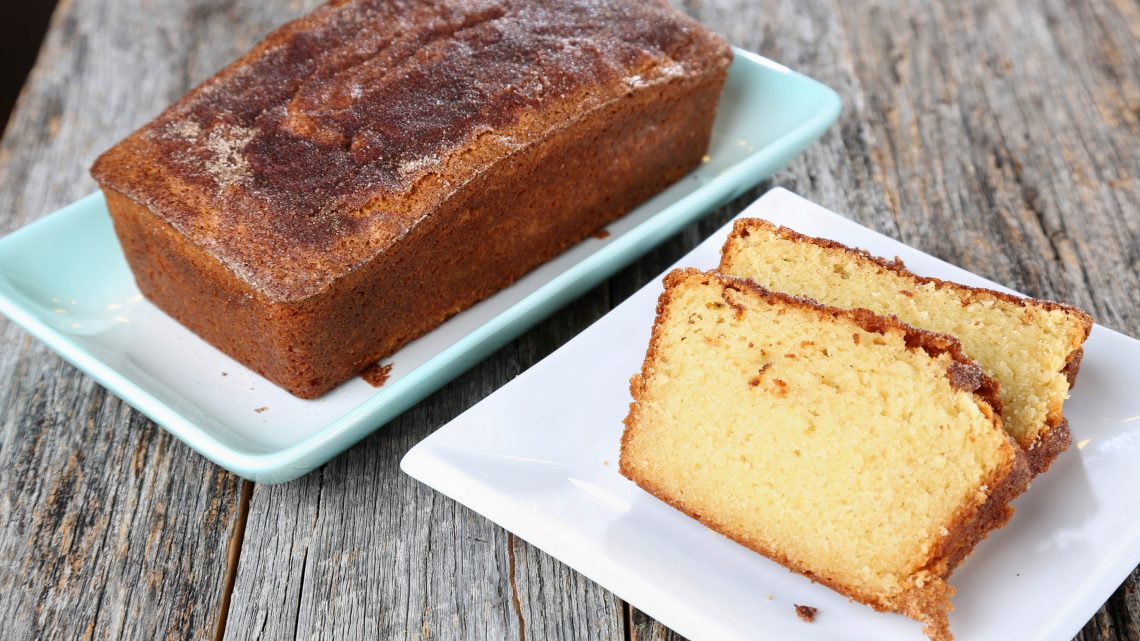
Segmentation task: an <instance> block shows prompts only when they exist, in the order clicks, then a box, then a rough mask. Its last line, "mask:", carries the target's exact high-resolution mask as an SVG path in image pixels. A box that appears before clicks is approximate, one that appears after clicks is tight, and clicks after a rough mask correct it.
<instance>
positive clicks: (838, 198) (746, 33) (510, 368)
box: [0, 0, 1140, 641]
mask: <svg viewBox="0 0 1140 641" xmlns="http://www.w3.org/2000/svg"><path fill="white" fill-rule="evenodd" d="M314 4H315V2H314V1H313V0H303V1H292V2H288V1H286V0H272V1H259V0H235V1H233V2H230V1H223V0H70V1H66V0H65V1H64V2H63V3H61V5H60V7H59V8H58V10H57V13H56V16H55V18H54V20H53V25H52V28H51V31H50V33H49V38H48V40H47V41H46V43H45V46H44V49H43V51H42V52H41V55H40V58H39V62H38V63H37V66H36V69H35V71H34V72H33V75H32V77H31V78H30V80H29V82H28V84H27V86H26V87H25V90H24V93H23V95H22V97H21V101H20V103H19V105H18V107H17V111H16V113H15V114H14V115H13V118H12V121H11V123H10V125H9V127H8V130H7V132H6V134H5V137H4V139H3V141H2V142H0V194H3V195H4V196H5V202H6V203H8V207H7V208H5V210H4V212H3V213H0V231H7V230H11V229H15V228H16V227H19V226H21V225H23V224H26V223H27V222H29V221H31V220H33V219H35V218H36V217H39V216H41V215H44V214H45V213H47V212H49V211H51V210H53V209H55V208H56V207H58V206H60V205H62V204H65V203H67V202H69V201H70V200H73V199H75V198H77V197H79V196H81V195H83V194H85V193H87V192H89V191H90V190H92V189H93V188H94V185H93V184H92V183H91V182H90V181H89V179H88V178H87V177H86V167H87V166H88V165H89V163H90V161H91V160H92V159H93V158H94V156H95V154H96V153H98V152H99V151H101V150H102V149H103V148H105V147H106V146H108V145H110V144H111V143H113V142H114V141H115V140H117V139H118V138H119V137H121V136H122V135H124V134H126V133H127V132H129V131H130V130H131V129H133V128H134V127H136V126H137V125H139V124H141V123H142V122H144V121H145V120H146V119H148V118H149V117H150V116H152V115H154V114H156V113H157V112H158V111H159V110H160V109H161V108H162V107H163V106H165V105H166V104H167V103H169V102H170V101H172V100H173V99H175V98H177V97H178V96H179V95H181V94H182V93H183V92H184V91H185V90H186V89H188V88H189V87H190V86H191V85H192V84H193V83H195V82H197V81H198V80H200V79H202V78H204V77H206V76H208V75H209V74H210V73H212V72H213V71H214V70H215V69H217V68H218V67H220V66H221V65H222V64H224V63H226V62H228V61H229V60H230V59H231V58H232V57H234V56H236V55H237V54H238V53H240V52H241V51H243V50H245V49H246V48H248V47H249V46H250V45H252V44H253V43H254V42H255V41H256V40H257V39H258V38H259V37H260V36H261V35H263V34H264V33H265V32H266V31H268V30H269V29H270V28H271V27H273V26H275V25H276V24H278V23H280V22H282V21H284V20H286V19H288V18H290V17H292V16H295V15H298V14H300V13H302V12H303V11H305V10H306V9H308V8H310V7H311V6H313V5H314ZM678 5H679V6H681V7H682V8H683V9H685V10H686V11H688V12H689V13H691V14H693V15H695V16H697V17H698V18H699V19H701V20H702V21H703V22H705V23H706V24H709V25H710V26H712V27H713V28H714V29H717V30H718V31H720V32H721V33H724V34H725V35H726V37H728V38H729V40H730V41H732V42H733V44H736V45H739V46H742V47H744V48H746V49H751V50H754V51H759V52H761V53H762V54H764V55H766V56H768V57H771V58H773V59H775V60H778V61H780V62H783V63H785V64H787V65H788V66H790V67H792V68H795V69H797V70H800V71H803V72H805V73H807V74H809V75H811V76H813V77H816V78H818V79H820V80H822V81H823V82H825V83H827V84H828V85H830V86H832V87H833V88H835V89H836V90H837V91H838V92H839V93H840V94H841V95H842V96H843V99H844V104H845V111H844V114H843V116H842V117H841V119H840V122H839V123H838V124H837V125H836V126H835V127H834V128H833V129H832V130H831V131H830V132H828V134H826V135H825V136H824V138H823V139H822V140H821V141H820V142H819V143H818V144H816V145H814V146H813V147H811V148H810V149H809V150H808V151H807V152H806V153H805V154H803V155H802V156H800V157H799V158H797V159H796V160H794V161H793V162H792V163H791V164H790V165H789V166H788V167H787V168H786V169H784V170H783V171H781V172H780V173H779V174H777V176H775V177H774V178H773V179H772V180H770V181H767V182H766V183H765V184H764V185H762V186H761V187H760V188H758V189H756V190H753V191H752V192H751V193H750V194H746V195H745V196H743V197H741V198H740V199H738V200H737V201H735V202H733V203H731V204H729V205H728V206H726V207H724V208H722V209H720V210H718V211H716V212H714V213H712V214H711V215H710V216H709V217H708V218H707V219H705V220H703V221H701V222H700V223H698V224H694V225H692V226H690V227H689V228H687V229H685V230H684V231H683V232H682V233H680V234H678V235H677V236H676V237H675V238H673V239H670V240H669V241H667V242H666V243H664V244H663V245H661V246H660V247H658V248H656V249H654V250H653V251H651V252H650V253H649V254H647V256H646V257H645V258H643V259H642V260H640V261H638V262H636V263H635V264H633V265H632V266H630V267H629V268H627V269H625V270H623V271H622V272H621V273H619V274H618V275H617V276H615V277H614V278H612V279H610V281H608V282H607V283H605V284H603V285H602V286H600V287H597V288H595V289H594V290H593V291H591V292H589V293H588V294H586V295H585V296H583V297H582V298H581V299H579V300H578V301H576V302H575V303H573V304H571V305H569V306H568V307H567V308H566V309H564V310H562V311H560V312H558V313H556V314H555V315H554V316H553V317H552V318H551V319H550V320H548V321H546V322H545V323H542V324H540V325H539V326H537V327H536V328H535V329H534V330H532V331H531V332H528V333H527V334H525V335H524V336H522V337H520V338H519V339H518V340H516V341H514V342H512V343H511V344H509V345H508V346H507V347H505V348H503V349H502V350H500V351H499V352H498V353H496V354H495V355H493V356H492V357H491V358H489V359H487V360H486V361H485V362H483V363H481V364H479V365H478V366H476V367H475V368H474V369H473V370H471V371H470V372H468V373H466V374H464V375H462V376H460V377H459V378H457V379H456V381H454V382H453V383H451V384H450V385H448V386H446V387H445V388H443V389H442V390H440V391H439V392H437V393H436V394H435V395H433V396H432V397H430V398H428V399H426V400H425V401H423V402H422V403H420V404H419V405H418V406H416V407H415V408H413V409H412V410H410V411H409V412H407V413H405V414H404V415H403V416H401V417H400V418H399V419H397V420H396V421H394V422H393V423H392V424H391V425H389V426H387V427H386V428H384V429H383V430H381V431H380V432H378V433H377V434H375V435H374V436H372V437H371V438H369V439H367V440H366V441H364V442H363V443H361V444H360V445H359V446H357V447H355V448H353V449H352V450H350V451H349V452H347V453H346V454H345V455H343V456H341V457H340V458H338V459H336V460H334V461H332V462H331V463H329V464H328V465H326V466H324V467H323V468H321V469H320V470H318V471H317V472H315V473H313V474H311V475H309V476H307V477H305V478H303V479H301V480H299V481H296V482H293V483H290V484H286V485H276V486H265V485H256V486H251V485H244V484H243V483H242V482H241V481H239V480H238V479H236V478H234V477H232V476H231V475H229V474H226V473H224V472H222V471H220V470H218V469H217V468H215V467H213V466H211V465H210V464H208V463H206V462H204V461H203V460H202V459H201V458H200V457H198V456H197V455H195V454H194V453H193V452H191V451H189V450H188V449H187V448H185V447H184V446H182V445H180V444H178V443H177V442H175V441H173V440H172V439H171V438H170V437H168V436H166V434H165V432H163V431H161V430H159V429H157V428H156V427H155V426H154V425H153V424H151V423H150V422H149V421H147V420H146V419H145V418H143V417H141V416H139V415H138V414H136V413H134V412H133V411H132V410H130V409H129V408H127V407H126V406H125V405H124V404H122V403H121V402H120V401H118V400H117V399H115V398H114V397H113V396H110V395H108V394H107V393H106V392H105V391H103V390H102V389H101V388H100V387H99V386H97V385H95V384H94V383H92V382H91V381H90V380H88V379H86V378H85V377H83V376H82V375H80V374H78V372H76V371H75V370H74V369H72V368H71V367H70V366H68V365H66V364H65V363H63V362H62V361H60V360H59V359H58V358H56V357H55V356H53V355H52V354H51V353H50V352H49V351H47V350H46V349H45V348H43V347H42V346H40V345H39V344H38V343H37V342H35V341H33V340H32V339H30V338H29V337H27V336H26V335H25V334H23V333H22V332H20V331H19V330H17V329H16V328H14V327H13V326H11V325H10V324H7V323H4V322H2V321H0V341H2V342H0V435H2V438H3V441H2V445H0V448H2V449H0V497H2V498H0V561H2V563H0V617H3V618H0V620H3V621H4V622H5V624H4V626H3V628H4V634H3V637H4V638H5V639H40V638H66V639H75V638H121V639H154V638H159V637H164V638H195V639H202V638H213V637H214V636H215V635H216V636H217V637H219V638H225V639H235V640H238V639H295V638H304V639H360V638H408V639H496V640H498V639H509V640H513V639H624V638H629V639H679V638H680V637H678V636H677V635H675V634H674V633H672V632H671V631H669V630H668V629H666V628H664V627H663V626H661V625H660V624H659V623H657V622H655V621H653V620H652V619H651V618H650V617H648V616H646V615H645V614H643V613H641V612H638V611H637V610H636V609H635V608H631V607H628V606H626V605H625V604H623V603H622V602H621V601H620V600H619V599H617V598H616V597H615V596H613V595H611V594H609V593H608V592H606V591H605V590H604V589H602V588H600V587H598V586H597V585H595V584H593V583H591V582H590V581H588V580H586V579H584V578H583V577H581V576H580V575H577V574H576V573H574V572H573V571H571V570H569V569H567V568H566V567H565V566H563V565H561V564H560V563H558V562H557V561H555V560H553V559H551V558H550V557H548V556H546V555H545V554H543V553H542V552H540V551H538V550H536V549H535V548H534V547H533V546H530V545H529V544H527V543H526V542H524V541H522V540H519V539H517V538H516V537H514V536H512V535H510V534H508V533H506V532H504V531H503V530H501V529H500V528H498V527H496V526H494V525H493V524H491V523H490V522H488V521H487V520H486V519H483V518H482V517H480V516H478V515H476V514H474V513H473V512H471V511H470V510H467V509H466V508H463V507H462V506H459V505H457V504H456V503H454V502H453V501H451V500H449V499H447V498H445V497H443V496H441V495H438V494H436V493H434V492H432V491H431V490H428V489H427V488H425V487H423V486H420V485H419V484H417V483H415V482H413V481H412V480H411V479H409V478H407V477H405V476H403V475H402V474H400V472H399V471H398V462H399V460H400V458H401V457H402V455H403V454H404V453H405V452H406V451H407V450H408V449H409V448H410V447H411V446H412V445H413V444H415V443H416V442H418V441H419V440H420V439H422V438H423V437H424V436H426V435H427V434H429V433H430V432H431V431H432V430H434V429H435V428H437V427H439V426H440V425H442V424H444V423H445V422H447V421H448V420H450V419H451V418H453V417H454V416H456V415H458V414H459V413H460V412H462V411H463V410H464V409H466V408H467V407H470V406H471V405H473V404H474V403H476V402H478V401H479V400H480V399H482V398H483V397H485V396H486V395H487V394H489V393H490V392H491V391H493V390H494V389H496V388H498V387H499V386H501V385H502V384H503V383H505V382H507V381H509V380H510V379H512V378H513V377H514V376H516V375H518V374H519V373H521V372H522V371H524V370H525V369H527V368H528V367H530V366H531V365H533V364H534V363H536V362H537V361H539V360H541V359H542V358H543V357H544V356H545V355H546V354H548V353H549V352H550V351H552V350H553V349H554V348H556V347H557V346H558V345H560V344H562V343H563V342H565V341H566V340H567V339H569V338H570V337H572V336H573V335H575V334H577V333H578V332H579V331H581V330H582V329H584V328H585V327H587V326H588V325H589V324H590V323H591V322H593V321H594V320H596V319H597V318H599V317H601V316H602V315H603V314H605V313H606V312H607V311H608V310H609V309H611V308H612V307H613V306H614V305H616V304H617V303H618V302H620V301H621V300H623V299H624V298H625V297H627V296H628V295H629V294H631V293H632V292H633V291H635V290H636V289H637V288H639V287H640V286H641V285H643V284H644V283H646V282H648V281H649V280H652V279H655V278H657V276H658V274H659V273H660V272H661V271H662V270H663V269H665V268H666V267H668V265H669V264H671V263H672V262H673V261H674V260H676V258H677V257H679V256H680V255H682V254H683V253H684V252H686V251H688V250H689V249H690V248H692V247H693V246H695V245H696V244H697V243H698V242H699V241H700V240H702V239H703V238H705V237H707V235H708V234H710V233H711V232H712V231H713V230H714V229H716V228H717V227H719V226H720V225H721V224H722V223H723V222H724V221H725V220H727V219H728V218H729V217H731V216H732V215H734V214H735V213H737V212H739V211H740V209H741V208H743V207H744V206H745V205H746V204H747V203H748V202H750V201H751V200H752V199H753V198H755V197H756V196H757V195H758V194H759V193H762V192H763V191H764V190H766V189H767V188H769V187H770V186H772V185H777V184H778V185H782V186H785V187H788V188H789V189H792V190H793V191H796V192H799V193H801V194H803V195H804V196H806V197H808V198H810V199H813V200H815V201H817V202H820V203H821V204H823V205H825V206H827V207H829V208H832V209H834V210H836V211H839V212H842V213H845V214H846V215H848V216H850V217H851V218H853V219H855V220H857V221H859V222H861V223H863V224H865V225H868V226H869V227H871V228H873V229H877V230H879V231H882V232H884V233H886V234H888V235H890V236H892V237H895V238H898V239H900V240H902V241H904V242H907V243H909V244H911V245H914V246H916V247H918V248H920V249H922V250H924V251H927V252H930V253H932V254H934V255H937V256H939V257H941V258H943V259H946V260H948V261H950V262H953V263H956V264H959V265H962V266H963V267H965V268H967V269H970V270H972V271H976V272H978V273H980V274H982V275H984V276H987V277H990V278H993V279H994V280H997V281H999V282H1003V283H1005V284H1007V285H1010V286H1012V287H1015V288H1018V289H1021V290H1024V291H1026V292H1028V293H1031V294H1035V295H1039V296H1046V297H1051V298H1056V299H1059V300H1062V301H1066V302H1072V303H1076V304H1078V305H1081V306H1084V307H1086V308H1088V309H1090V310H1091V311H1092V312H1093V313H1094V314H1095V315H1096V316H1097V319H1098V321H1100V322H1102V323H1104V324H1106V325H1108V326H1110V327H1113V328H1115V329H1118V330H1121V331H1123V332H1125V333H1129V334H1132V335H1140V154H1138V153H1137V151H1136V150H1137V149H1140V74H1137V73H1136V69H1140V7H1138V5H1136V4H1135V3H1134V2H1130V1H1129V0H1098V1H1094V2H1072V3H1065V2H1060V1H1056V0H1042V1H1040V2H1033V3H1022V2H1018V1H1017V0H995V1H984V0H970V1H964V2H944V3H927V2H922V1H920V0H890V1H887V0H875V1H872V2H861V3H842V2H839V1H838V0H802V1H797V0H688V1H685V2H681V1H680V0H678ZM231 544H232V545H231ZM227 599H228V600H227ZM1077 639H1079V640H1081V641H1110V640H1111V641H1123V640H1137V639H1140V572H1134V573H1133V574H1132V576H1131V577H1130V578H1129V579H1128V581H1126V582H1125V584H1124V585H1123V586H1122V587H1121V588H1120V590H1118V591H1117V593H1116V594H1115V595H1114V596H1113V597H1112V598H1111V599H1110V600H1109V602H1108V603H1107V604H1106V605H1105V607H1104V608H1102V609H1101V610H1100V611H1099V612H1098V613H1097V614H1096V616H1095V617H1094V618H1093V619H1092V620H1091V621H1090V622H1089V624H1088V625H1087V626H1086V627H1085V628H1084V630H1082V631H1081V633H1080V634H1079V635H1078V637H1077Z"/></svg>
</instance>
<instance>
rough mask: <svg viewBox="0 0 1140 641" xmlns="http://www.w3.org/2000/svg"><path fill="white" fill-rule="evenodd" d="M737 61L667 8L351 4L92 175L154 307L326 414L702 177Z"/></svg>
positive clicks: (474, 1) (202, 92)
mask: <svg viewBox="0 0 1140 641" xmlns="http://www.w3.org/2000/svg"><path fill="white" fill-rule="evenodd" d="M731 57H732V54H731V50H730V49H729V47H728V46H727V44H726V43H725V42H724V41H723V40H722V39H721V38H719V37H718V36H716V35H714V34H713V33H711V32H709V31H708V30H706V29H704V28H703V27H701V26H700V25H699V24H698V23H696V22H695V21H693V20H691V19H689V18H688V17H686V16H684V15H683V14H681V13H679V12H678V11H676V10H674V9H672V8H670V7H669V6H668V4H667V3H666V2H665V0H649V1H646V0H444V1H429V0H405V1H399V0H338V1H334V2H329V3H328V4H325V5H322V6H321V7H319V8H317V9H316V10H315V11H313V12H312V13H310V14H308V15H307V16H305V17H302V18H300V19H298V20H296V21H294V22H291V23H289V24H286V25H285V26H283V27H281V28H280V29H278V30H276V31H274V32H273V33H271V34H270V35H269V36H268V37H267V38H266V39H265V40H264V41H262V42H261V43H260V44H258V45H257V46H255V47H254V48H253V50H252V51H250V52H249V53H248V54H246V55H245V56H243V57H242V58H240V59H239V60H237V61H236V62H234V63H233V64H232V65H230V66H228V67H226V68H225V69H223V70H222V71H220V72H219V73H218V74H217V75H215V76H214V77H212V78H210V79H208V80H206V81H205V82H204V83H203V84H201V85H200V86H198V87H197V88H195V89H194V90H192V91H191V92H190V93H189V94H188V95H186V96H185V97H184V98H182V99H181V100H179V101H178V102H177V103H176V104H174V105H173V106H172V107H170V108H169V109H167V110H166V111H165V112H163V113H162V114H161V115H159V116H158V117H157V118H156V119H155V120H154V121H153V122H151V123H149V124H147V125H145V126H144V127H143V128H141V129H140V130H138V131H136V132H135V133H133V134H131V135H130V136H129V137H128V138H127V139H126V140H124V141H122V142H120V143H119V144H117V145H116V146H115V147H113V148H112V149H110V150H109V151H107V152H106V153H105V154H103V155H102V156H101V157H100V158H99V159H98V160H97V161H96V163H95V165H94V167H93V168H92V174H93V175H94V177H95V178H96V180H97V181H98V182H99V185H100V187H101V188H102V189H103V192H104V194H105V195H106V199H107V205H108V208H109V210H110V213H111V216H112V218H113V220H114V224H115V230H116V232H117V234H118V236H119V239H120V241H121V242H122V245H123V249H124V251H125V253H126V257H127V260H128V261H129V263H130V265H131V268H132V270H133V272H134V275H135V278H136V280H137V282H138V285H139V288H140V289H141V290H142V292H143V293H144V294H145V295H146V297H147V298H149V299H150V300H151V301H153V302H154V303H155V304H156V305H158V306H159V307H160V308H162V309H163V310H164V311H166V312H167V313H169V314H170V315H171V316H173V317H174V318H176V319H177V320H178V321H180V322H181V323H183V324H184V325H186V326H187V327H189V328H190V329H191V330H193V331H194V332H196V333H197V334H198V335H200V336H201V337H203V338H204V339H205V340H207V341H208V342H210V343H212V344H213V345H215V346H216V347H218V348H219V349H221V350H222V351H224V352H226V353H227V354H229V355H230V356H232V357H233V358H235V359H237V360H238V361H240V362H242V363H243V364H245V365H246V366H248V367H250V368H251V369H253V370H255V371H257V372H258V373H260V374H261V375H263V376H265V377H266V378H268V379H269V380H271V381H273V382H274V383H276V384H278V385H280V386H281V387H283V388H285V389H287V390H289V391H290V392H292V393H293V394H295V395H297V396H300V397H304V398H312V397H316V396H319V395H320V394H322V393H324V392H325V391H327V390H329V389H330V388H331V387H333V386H335V385H337V384H338V383H340V382H342V381H344V380H346V379H348V378H350V377H352V376H354V375H356V374H357V373H359V372H360V371H361V370H363V369H364V368H366V367H368V366H369V365H371V364H373V363H374V362H376V361H377V360H378V359H380V358H382V357H385V356H387V355H390V354H392V353H393V352H394V351H395V350H397V349H398V348H400V347H401V346H402V345H404V344H405V343H407V342H408V341H410V340H412V339H413V338H416V337H417V336H419V335H421V334H423V333H424V332H426V331H428V330H430V329H432V328H434V327H435V326H436V325H438V324H439V323H441V322H442V321H443V320H444V319H446V318H447V317H448V316H450V315H452V314H455V313H456V312H459V311H461V310H463V309H464V308H466V307H468V306H470V305H471V304H473V303H474V302H475V301H477V300H479V299H481V298H483V297H485V296H487V295H489V294H491V293H492V292H494V291H496V290H498V289H500V288H502V287H503V286H505V285H507V284H509V283H510V282H512V281H513V280H514V279H516V278H518V277H519V276H521V275H523V274H524V273H526V272H527V271H529V270H531V269H532V268H534V267H535V266H537V265H538V264H540V263H541V262H543V261H545V260H547V259H549V258H551V257H553V256H554V255H556V254H558V253H559V252H561V251H562V250H564V249H565V248H567V247H568V246H570V245H571V244H573V243H575V242H577V241H579V240H581V239H584V238H586V237H587V236H588V235H590V234H591V233H592V232H594V231H595V230H597V229H599V228H600V227H602V226H603V225H605V224H606V223H608V222H610V221H612V220H613V219H615V218H617V217H618V216H620V215H622V214H623V213H625V212H627V211H628V210H630V209H631V208H633V207H634V206H636V205H638V204H640V203H641V202H642V201H644V200H645V199H647V198H648V197H650V196H651V195H653V194H655V193H656V192H658V191H660V190H661V189H663V188H664V187H666V186H667V185H669V184H670V183H672V182H674V181H676V180H678V179H679V178H680V177H681V176H682V175H683V174H685V173H686V172H688V171H689V170H690V169H692V168H693V167H694V166H696V165H697V164H699V163H700V160H701V157H702V155H703V154H704V153H705V151H706V148H707V146H708V141H709V135H710V131H711V127H712V122H713V117H714V114H715V112H716V107H717V101H718V98H719V96H720V91H721V87H722V85H723V83H724V80H725V76H726V71H727V68H728V65H729V63H730V61H731Z"/></svg>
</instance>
